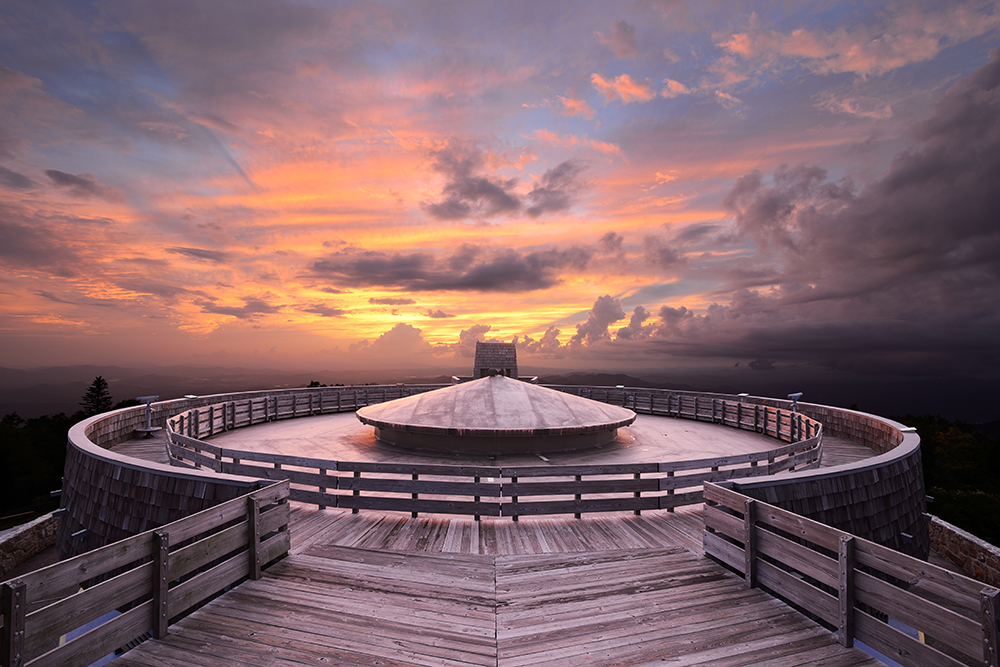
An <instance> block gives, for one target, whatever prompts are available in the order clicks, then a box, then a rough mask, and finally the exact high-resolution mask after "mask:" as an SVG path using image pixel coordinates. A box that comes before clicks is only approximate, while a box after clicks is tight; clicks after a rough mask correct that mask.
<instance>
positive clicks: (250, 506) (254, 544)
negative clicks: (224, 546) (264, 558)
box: [247, 496, 260, 580]
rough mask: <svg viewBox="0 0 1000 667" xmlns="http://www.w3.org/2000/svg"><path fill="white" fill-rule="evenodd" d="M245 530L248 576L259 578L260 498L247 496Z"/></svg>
mask: <svg viewBox="0 0 1000 667" xmlns="http://www.w3.org/2000/svg"><path fill="white" fill-rule="evenodd" d="M247 513H248V516H247V529H248V530H247V532H248V533H249V543H248V545H247V546H248V549H247V551H248V553H249V555H250V578H251V579H254V580H256V579H260V498H258V497H257V496H250V497H249V498H247Z"/></svg>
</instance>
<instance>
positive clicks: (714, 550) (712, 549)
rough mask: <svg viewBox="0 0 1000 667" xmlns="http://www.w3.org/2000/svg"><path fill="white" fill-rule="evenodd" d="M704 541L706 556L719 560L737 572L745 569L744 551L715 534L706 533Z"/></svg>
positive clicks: (703, 537) (703, 536)
mask: <svg viewBox="0 0 1000 667" xmlns="http://www.w3.org/2000/svg"><path fill="white" fill-rule="evenodd" d="M702 540H703V544H704V549H705V555H707V556H712V557H713V558H717V559H719V560H720V561H722V562H723V563H724V564H725V565H728V566H729V567H731V568H732V569H734V570H736V571H737V572H739V571H741V570H742V569H743V563H744V559H743V549H741V548H740V547H738V546H736V545H735V544H732V543H731V542H726V541H725V540H724V539H722V538H721V537H719V536H718V535H716V534H714V533H709V532H706V533H704V534H703V535H702Z"/></svg>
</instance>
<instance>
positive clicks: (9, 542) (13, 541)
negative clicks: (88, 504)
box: [0, 513, 59, 581]
mask: <svg viewBox="0 0 1000 667" xmlns="http://www.w3.org/2000/svg"><path fill="white" fill-rule="evenodd" d="M58 525H59V521H58V519H56V517H55V516H54V515H53V514H52V513H49V514H46V515H45V516H40V517H38V518H37V519H35V520H34V521H30V522H28V523H26V524H24V525H23V526H18V527H17V528H16V529H14V530H13V531H11V532H10V533H8V534H7V535H6V536H5V537H4V539H3V541H2V542H0V581H3V580H4V578H5V577H6V575H7V573H8V572H10V571H11V570H13V569H14V568H15V567H17V566H18V565H20V564H21V563H23V562H25V561H26V560H28V559H29V558H32V557H34V556H37V555H38V554H40V553H42V552H43V551H45V550H46V549H48V548H49V547H51V546H52V545H54V544H55V543H56V528H57V527H58Z"/></svg>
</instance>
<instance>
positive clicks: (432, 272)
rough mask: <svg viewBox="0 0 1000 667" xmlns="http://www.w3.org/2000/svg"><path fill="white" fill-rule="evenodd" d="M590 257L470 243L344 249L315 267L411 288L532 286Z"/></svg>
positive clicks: (577, 251) (551, 281)
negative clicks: (387, 250) (443, 250)
mask: <svg viewBox="0 0 1000 667" xmlns="http://www.w3.org/2000/svg"><path fill="white" fill-rule="evenodd" d="M590 257H591V251H590V250H588V249H585V248H578V247H571V248H567V249H566V250H554V249H553V250H538V251H534V252H528V253H522V252H518V251H515V250H501V251H492V250H491V251H486V250H484V249H478V248H475V247H474V246H468V245H466V246H463V247H461V248H459V249H458V250H457V251H456V254H455V255H452V256H450V257H443V258H439V257H435V256H434V255H432V254H431V253H427V252H414V253H410V254H402V253H396V254H393V255H384V254H381V253H373V252H363V253H351V252H342V253H336V254H334V255H330V256H328V257H327V258H325V259H321V260H318V261H316V262H314V263H313V264H312V266H311V267H310V268H311V270H312V272H313V273H314V274H317V275H318V276H320V277H322V278H323V279H326V280H335V281H337V282H340V283H342V284H345V285H363V286H366V287H383V288H387V289H400V290H406V291H410V292H426V291H435V290H454V291H481V292H495V291H509V292H526V291H531V290H536V289H545V288H547V287H552V286H553V285H556V284H558V283H559V282H560V281H561V277H560V276H561V272H563V271H567V270H574V269H575V270H580V269H583V268H585V267H586V265H587V263H588V262H589V261H590ZM456 258H457V259H456Z"/></svg>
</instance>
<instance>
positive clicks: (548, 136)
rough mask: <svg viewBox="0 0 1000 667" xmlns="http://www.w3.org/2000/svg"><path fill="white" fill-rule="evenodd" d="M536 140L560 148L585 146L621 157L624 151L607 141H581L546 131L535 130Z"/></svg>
mask: <svg viewBox="0 0 1000 667" xmlns="http://www.w3.org/2000/svg"><path fill="white" fill-rule="evenodd" d="M534 137H535V139H537V140H538V141H543V142H545V143H550V144H558V145H559V146H564V147H566V148H571V147H574V146H583V147H586V148H592V149H594V150H595V151H598V152H600V153H604V154H606V155H621V154H622V149H621V148H620V147H619V146H616V145H615V144H611V143H608V142H606V141H596V140H594V139H581V138H579V137H577V136H575V135H572V134H566V135H562V136H560V135H558V134H556V133H555V132H551V131H549V130H545V129H539V130H535V134H534Z"/></svg>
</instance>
